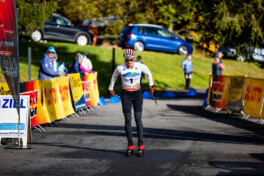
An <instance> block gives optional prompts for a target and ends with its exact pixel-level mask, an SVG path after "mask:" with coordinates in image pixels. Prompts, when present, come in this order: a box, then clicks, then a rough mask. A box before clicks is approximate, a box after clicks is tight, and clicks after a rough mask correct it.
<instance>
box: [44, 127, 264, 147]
mask: <svg viewBox="0 0 264 176" xmlns="http://www.w3.org/2000/svg"><path fill="white" fill-rule="evenodd" d="M59 126H60V127H61V128H76V129H86V131H79V130H78V131H73V130H69V131H67V130H65V129H62V130H61V131H58V130H56V132H48V133H49V134H54V135H56V134H68V135H91V136H94V135H102V136H124V137H125V131H124V127H122V126H112V125H90V124H70V123H61V124H59ZM133 137H137V135H136V128H135V127H134V128H133ZM144 138H151V139H164V140H192V141H206V142H219V143H233V144H259V145H261V144H262V145H263V144H264V140H260V137H259V136H257V135H253V136H248V135H245V136H243V135H232V134H217V133H209V132H208V133H207V132H197V131H183V130H168V129H159V128H146V127H145V128H144Z"/></svg>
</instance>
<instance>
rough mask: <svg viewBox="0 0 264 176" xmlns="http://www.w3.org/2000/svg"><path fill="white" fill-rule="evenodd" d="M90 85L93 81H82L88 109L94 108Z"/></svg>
mask: <svg viewBox="0 0 264 176" xmlns="http://www.w3.org/2000/svg"><path fill="white" fill-rule="evenodd" d="M90 84H91V81H82V87H83V94H84V99H85V102H86V105H87V106H88V107H91V106H92V105H91V98H90Z"/></svg>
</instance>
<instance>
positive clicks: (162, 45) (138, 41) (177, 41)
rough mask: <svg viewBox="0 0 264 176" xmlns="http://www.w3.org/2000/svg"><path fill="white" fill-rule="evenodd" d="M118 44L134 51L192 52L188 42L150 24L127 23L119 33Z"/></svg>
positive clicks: (184, 53) (181, 53)
mask: <svg viewBox="0 0 264 176" xmlns="http://www.w3.org/2000/svg"><path fill="white" fill-rule="evenodd" d="M117 44H118V46H120V47H122V48H133V49H134V50H135V51H144V50H153V51H162V52H172V53H179V54H180V55H187V54H191V53H192V52H193V48H192V46H191V44H190V43H188V42H187V41H185V40H183V39H181V38H180V37H179V36H177V35H175V34H173V33H172V32H170V31H169V30H167V29H165V28H163V27H161V26H158V25H151V24H129V25H127V26H125V27H124V28H123V29H122V31H121V32H120V33H119V36H118V41H117Z"/></svg>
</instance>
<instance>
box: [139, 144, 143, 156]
mask: <svg viewBox="0 0 264 176" xmlns="http://www.w3.org/2000/svg"><path fill="white" fill-rule="evenodd" d="M138 156H139V157H143V156H144V145H140V146H138Z"/></svg>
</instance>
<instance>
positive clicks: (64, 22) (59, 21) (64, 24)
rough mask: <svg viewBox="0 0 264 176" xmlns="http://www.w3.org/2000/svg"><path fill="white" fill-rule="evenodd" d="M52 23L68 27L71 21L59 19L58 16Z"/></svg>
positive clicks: (54, 17)
mask: <svg viewBox="0 0 264 176" xmlns="http://www.w3.org/2000/svg"><path fill="white" fill-rule="evenodd" d="M51 22H54V23H56V24H58V25H62V26H67V25H68V24H69V23H70V21H68V20H66V19H64V18H60V17H57V16H53V17H52V20H51Z"/></svg>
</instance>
